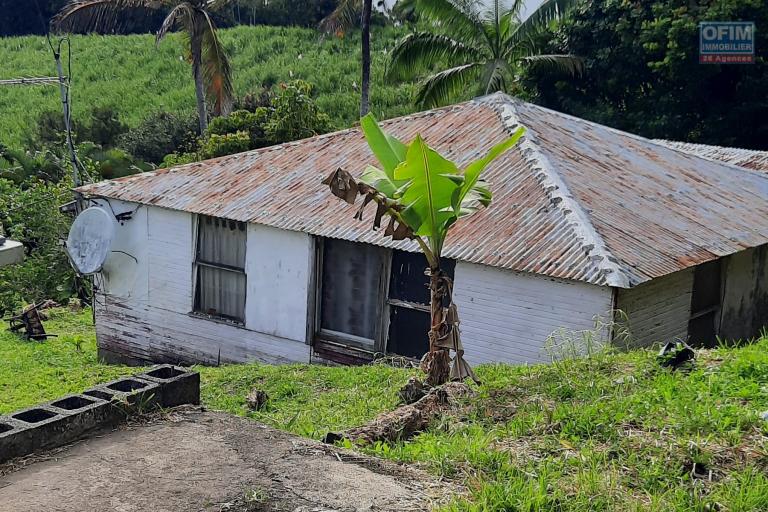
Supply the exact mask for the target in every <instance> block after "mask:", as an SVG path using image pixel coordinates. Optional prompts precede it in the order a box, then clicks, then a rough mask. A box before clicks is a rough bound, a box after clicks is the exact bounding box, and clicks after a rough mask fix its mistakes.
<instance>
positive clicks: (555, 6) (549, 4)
mask: <svg viewBox="0 0 768 512" xmlns="http://www.w3.org/2000/svg"><path fill="white" fill-rule="evenodd" d="M577 3H578V0H545V1H544V2H543V3H542V4H541V5H540V6H539V8H538V9H536V10H535V11H534V12H533V13H532V14H531V15H530V16H528V19H526V20H525V21H523V22H522V23H520V25H518V27H517V30H515V33H516V35H517V36H520V37H524V36H525V35H526V34H527V33H529V32H531V31H535V30H538V29H541V28H542V27H545V26H546V25H548V24H549V23H550V22H551V21H554V20H558V19H561V18H562V17H564V16H565V15H566V14H567V13H568V11H570V10H571V9H572V8H573V6H575V5H576V4H577Z"/></svg>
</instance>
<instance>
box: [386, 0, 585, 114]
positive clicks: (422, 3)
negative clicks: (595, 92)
mask: <svg viewBox="0 0 768 512" xmlns="http://www.w3.org/2000/svg"><path fill="white" fill-rule="evenodd" d="M406 1H407V2H408V3H409V4H413V5H412V8H413V9H414V10H415V12H416V13H417V14H418V15H419V16H420V17H421V19H423V20H426V21H427V22H431V24H432V26H433V27H434V29H435V30H434V31H433V32H416V33H413V34H409V35H407V36H406V37H405V38H404V39H402V40H401V41H400V42H399V43H398V44H397V46H396V47H395V49H394V50H393V51H392V57H391V61H390V65H389V69H388V72H387V74H388V76H389V77H390V78H413V77H415V76H418V75H420V74H421V73H424V72H430V71H431V70H433V69H434V68H435V67H441V68H442V71H438V72H436V73H433V74H431V75H429V76H427V77H426V78H425V79H424V80H423V81H422V82H421V84H420V88H419V91H418V93H417V97H416V102H417V103H418V104H419V105H421V106H424V107H427V108H431V107H435V106H437V105H441V104H445V103H448V102H450V100H451V99H452V98H453V97H454V96H455V95H457V94H460V93H463V92H465V91H467V90H474V91H476V95H483V94H489V93H492V92H495V91H504V92H509V89H510V87H511V86H512V84H514V82H515V81H516V79H517V72H518V70H519V68H520V66H521V65H523V66H525V65H528V66H542V65H543V66H550V67H552V68H554V69H556V70H558V71H565V72H567V73H570V74H576V73H579V72H581V70H582V67H583V61H582V59H581V58H579V57H576V56H574V55H553V54H541V53H538V52H537V50H536V45H535V44H534V38H535V36H536V35H537V33H538V32H539V31H540V30H541V29H543V28H545V27H546V26H547V25H548V24H549V23H550V22H551V21H553V20H556V19H559V18H560V17H561V16H562V15H563V14H564V13H565V12H567V10H568V9H569V8H570V7H571V6H572V5H573V4H575V3H576V2H575V1H574V0H545V1H544V2H543V3H542V4H541V6H539V8H538V9H537V10H536V11H535V12H534V13H533V14H532V15H531V16H529V17H528V19H526V20H525V21H521V20H520V11H521V9H522V8H523V7H524V5H525V0H508V1H504V0H491V1H485V2H480V1H478V0H406ZM445 66H448V67H447V69H445Z"/></svg>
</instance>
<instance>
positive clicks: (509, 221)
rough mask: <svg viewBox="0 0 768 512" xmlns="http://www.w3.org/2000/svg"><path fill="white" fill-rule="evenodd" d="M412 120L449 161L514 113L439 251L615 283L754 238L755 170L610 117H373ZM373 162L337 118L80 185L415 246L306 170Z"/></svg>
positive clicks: (503, 101) (408, 123) (476, 106)
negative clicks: (277, 139) (335, 128)
mask: <svg viewBox="0 0 768 512" xmlns="http://www.w3.org/2000/svg"><path fill="white" fill-rule="evenodd" d="M384 124H385V128H386V130H388V131H390V132H391V133H393V134H394V135H396V136H398V137H400V138H401V139H404V140H410V139H411V138H412V137H414V136H415V134H416V133H421V134H422V136H423V137H424V138H425V139H426V141H427V142H428V143H429V144H430V145H431V146H433V147H435V148H436V149H438V150H439V151H442V152H445V153H446V154H447V155H448V156H449V157H450V158H452V159H454V160H456V161H457V162H458V163H459V164H464V163H466V162H469V161H470V160H472V159H474V158H477V157H478V156H480V155H482V154H484V153H485V152H486V151H487V150H488V149H489V148H490V147H491V146H492V145H493V144H495V143H497V142H499V141H500V140H501V139H502V138H503V137H505V136H506V135H507V134H509V133H510V132H511V130H513V129H514V128H515V126H516V125H517V124H522V125H524V126H526V128H527V129H528V131H527V132H526V135H525V137H524V139H523V140H522V142H521V144H519V145H518V146H516V147H515V148H514V149H512V150H510V151H508V152H507V153H506V154H505V155H503V156H502V157H500V158H499V159H498V160H497V161H495V162H494V163H493V164H492V165H490V166H489V167H488V168H487V170H486V172H485V173H484V177H485V178H486V179H487V180H488V181H489V182H490V183H491V186H492V190H493V192H494V200H493V203H492V204H491V206H490V208H488V209H485V210H483V211H481V212H480V213H478V214H476V215H474V216H472V217H469V218H467V219H463V220H461V221H460V222H459V223H458V224H457V225H456V226H455V227H454V229H453V230H452V232H451V234H450V235H449V238H448V240H447V242H446V245H445V249H444V255H445V256H447V257H449V258H455V259H458V260H464V261H469V262H473V263H481V264H486V265H492V266H496V267H501V268H506V269H510V270H516V271H522V272H532V273H537V274H542V275H546V276H550V277H557V278H565V279H574V280H579V281H585V282H589V283H594V284H601V285H602V284H607V285H611V286H619V287H628V286H634V285H636V284H638V283H641V282H644V281H647V280H649V279H652V278H654V277H658V276H661V275H665V274H668V273H671V272H674V271H677V270H681V269H683V268H686V267H689V266H692V265H696V264H698V263H702V262H704V261H708V260H710V259H713V258H716V257H718V256H722V255H726V254H730V253H733V252H737V251H740V250H742V249H745V248H747V247H751V246H757V245H761V244H764V243H766V242H768V176H765V175H761V174H759V173H755V172H751V171H748V170H744V169H740V168H737V167H732V166H728V165H725V164H720V163H716V162H713V161H711V160H707V159H703V158H698V157H696V156H692V155H689V154H686V153H682V152H680V151H675V150H672V149H669V148H667V147H664V146H662V145H660V144H658V143H655V142H653V141H650V140H646V139H643V138H641V137H637V136H634V135H631V134H627V133H623V132H619V131H617V130H613V129H611V128H607V127H604V126H601V125H597V124H594V123H590V122H587V121H584V120H581V119H578V118H574V117H571V116H567V115H564V114H560V113H557V112H554V111H551V110H547V109H544V108H541V107H538V106H535V105H532V104H528V103H524V102H521V101H517V100H514V99H512V98H510V97H508V96H506V95H502V94H494V95H491V96H486V97H484V98H480V99H477V100H473V101H470V102H466V103H462V104H458V105H454V106H451V107H447V108H442V109H436V110H431V111H427V112H423V113H420V114H415V115H412V116H406V117H401V118H397V119H393V120H390V121H387V122H385V123H384ZM369 163H370V164H375V160H374V158H373V155H372V154H371V152H370V150H369V149H368V147H367V145H366V143H365V140H364V138H363V136H362V133H361V132H360V131H359V130H358V129H352V130H345V131H341V132H336V133H332V134H327V135H322V136H319V137H314V138H311V139H305V140H302V141H297V142H292V143H288V144H283V145H279V146H273V147H270V148H264V149H260V150H255V151H250V152H246V153H241V154H237V155H230V156H226V157H223V158H219V159H215V160H208V161H205V162H200V163H194V164H189V165H183V166H179V167H175V168H172V169H163V170H158V171H155V172H149V173H143V174H139V175H135V176H130V177H127V178H120V179H117V180H112V181H105V182H100V183H96V184H93V185H87V186H85V187H82V188H81V189H80V190H81V191H82V192H83V193H86V194H88V195H91V196H101V197H108V198H115V199H121V200H124V201H133V202H137V203H143V204H149V205H156V206H161V207H164V208H171V209H176V210H184V211H189V212H193V213H199V214H205V215H213V216H218V217H224V218H227V219H233V220H238V221H244V222H254V223H259V224H265V225H268V226H273V227H276V228H281V229H288V230H295V231H303V232H307V233H310V234H313V235H318V236H324V237H333V238H341V239H345V240H351V241H358V242H366V243H371V244H376V245H382V246H386V247H397V248H401V249H405V250H411V251H415V250H417V247H416V245H415V243H413V242H409V241H404V242H393V241H392V240H390V239H388V238H385V237H384V236H383V234H382V233H380V232H373V231H372V230H371V222H370V221H371V218H372V216H373V208H371V210H370V212H369V214H368V216H367V217H366V220H365V221H363V222H359V221H356V220H354V219H353V214H354V211H355V209H356V207H353V206H349V205H345V204H344V203H341V202H340V201H339V200H338V199H336V198H335V197H333V196H331V194H330V192H329V191H328V189H327V187H326V186H324V185H322V184H321V183H320V182H321V180H322V179H323V178H325V177H326V176H327V174H329V173H330V172H331V171H333V170H334V169H336V168H337V167H343V168H346V169H348V170H350V171H351V172H352V173H353V174H354V173H356V172H359V171H362V169H363V168H364V167H365V165H366V164H369Z"/></svg>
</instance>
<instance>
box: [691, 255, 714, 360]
mask: <svg viewBox="0 0 768 512" xmlns="http://www.w3.org/2000/svg"><path fill="white" fill-rule="evenodd" d="M721 285H722V279H721V266H720V260H719V259H718V260H715V261H710V262H708V263H704V264H702V265H699V266H697V267H696V268H695V269H694V273H693V292H692V294H691V317H690V320H689V321H688V338H689V340H690V342H691V344H692V345H693V346H696V347H706V348H712V347H715V346H716V345H717V333H718V332H719V325H718V324H719V319H720V300H721V296H722V293H721Z"/></svg>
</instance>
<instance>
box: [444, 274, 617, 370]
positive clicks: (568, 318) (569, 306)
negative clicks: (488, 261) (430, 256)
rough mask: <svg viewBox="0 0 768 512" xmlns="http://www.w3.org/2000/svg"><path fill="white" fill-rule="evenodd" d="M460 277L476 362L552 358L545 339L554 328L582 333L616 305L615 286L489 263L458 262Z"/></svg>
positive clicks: (470, 356) (464, 320)
mask: <svg viewBox="0 0 768 512" xmlns="http://www.w3.org/2000/svg"><path fill="white" fill-rule="evenodd" d="M454 281H455V283H454V301H455V302H456V305H457V306H458V308H459V317H460V319H461V340H462V343H463V345H464V350H465V352H466V358H467V360H468V361H469V362H470V363H473V364H479V363H487V362H506V363H536V362H545V361H549V360H550V356H549V355H548V354H547V352H546V350H545V343H546V341H547V338H549V336H550V335H551V334H552V333H553V332H556V331H561V330H564V331H566V332H570V333H572V334H573V336H577V337H578V336H581V331H590V330H594V327H595V317H596V316H602V317H607V316H608V315H609V314H610V311H611V307H612V297H613V292H612V289H611V288H609V287H604V286H595V285H590V284H586V283H579V282H575V281H565V280H556V279H550V278H546V277H543V276H537V275H532V274H523V273H516V272H508V271H504V270H500V269H497V268H493V267H489V266H485V265H476V264H472V263H465V262H458V263H457V264H456V274H455V280H454ZM597 335H598V336H601V337H604V336H605V333H604V332H601V333H597Z"/></svg>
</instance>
